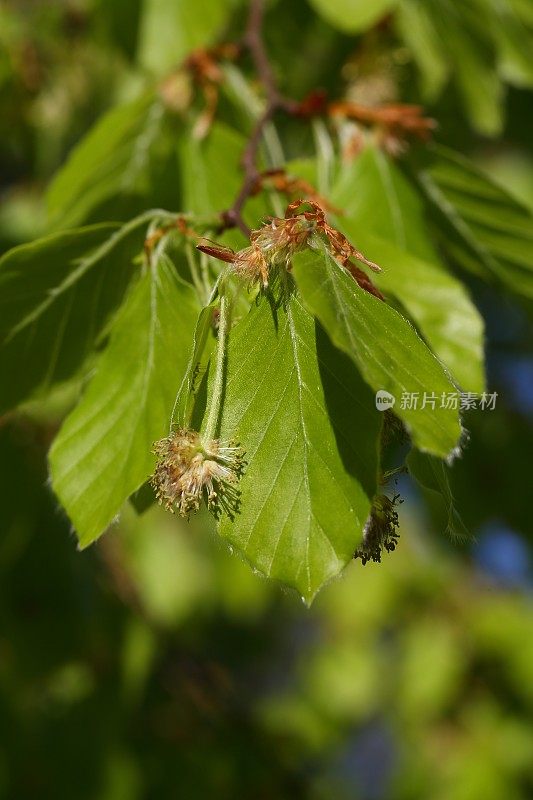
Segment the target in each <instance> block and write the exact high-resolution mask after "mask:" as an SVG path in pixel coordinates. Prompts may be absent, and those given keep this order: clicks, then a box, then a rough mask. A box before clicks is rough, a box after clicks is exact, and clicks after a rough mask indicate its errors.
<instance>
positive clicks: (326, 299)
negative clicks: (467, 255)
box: [293, 246, 461, 457]
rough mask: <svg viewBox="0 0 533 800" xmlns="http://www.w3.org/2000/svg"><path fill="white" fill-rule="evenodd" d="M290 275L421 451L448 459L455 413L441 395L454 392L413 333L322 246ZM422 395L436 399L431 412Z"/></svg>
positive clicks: (455, 438) (301, 257) (455, 433)
mask: <svg viewBox="0 0 533 800" xmlns="http://www.w3.org/2000/svg"><path fill="white" fill-rule="evenodd" d="M293 270H294V275H295V277H296V282H297V284H298V288H299V289H300V291H301V293H302V297H303V300H304V302H305V304H306V305H307V306H308V308H309V310H310V311H312V312H313V313H314V314H315V315H316V316H317V317H318V319H319V320H320V322H321V323H322V325H323V326H324V327H325V329H326V331H327V332H328V334H329V335H330V337H331V339H332V341H333V343H334V344H335V345H337V347H340V348H341V349H342V350H344V352H346V353H347V354H348V355H349V356H350V357H351V358H352V359H353V361H354V362H355V364H356V365H357V367H358V369H359V370H360V372H361V374H362V376H363V378H364V379H365V380H366V382H367V383H368V384H369V385H370V386H371V387H372V388H373V389H374V390H375V391H378V390H384V391H386V392H389V393H390V394H392V395H393V396H394V398H395V400H396V402H395V405H394V413H395V414H397V416H398V417H400V419H402V420H403V421H404V422H405V424H406V426H407V428H408V430H409V432H410V434H411V437H412V439H413V441H414V443H415V444H416V446H417V447H418V448H419V449H421V450H425V451H428V452H430V453H433V454H434V455H438V456H441V457H447V456H450V455H452V454H453V453H454V450H455V448H456V447H457V445H458V442H459V439H460V435H461V426H460V422H459V415H458V412H457V411H454V410H453V409H448V408H441V407H440V398H441V395H442V394H446V393H451V392H454V391H455V387H454V385H453V383H452V382H451V380H450V379H449V377H448V376H447V374H446V373H445V371H444V369H443V367H442V366H441V364H440V363H439V362H438V361H437V359H436V358H435V356H434V355H433V354H432V353H431V351H430V350H429V349H428V348H427V346H426V345H425V344H424V342H423V341H422V340H421V339H420V337H419V336H418V334H417V333H416V331H415V330H414V328H413V327H412V326H411V325H410V324H409V323H408V322H407V320H405V319H404V318H403V317H402V316H401V315H400V314H399V313H398V312H397V311H395V310H394V309H392V308H390V306H388V305H387V304H386V303H383V302H382V301H380V300H378V299H377V298H376V297H374V296H373V295H371V294H369V293H368V292H366V291H364V290H363V289H361V288H360V287H359V286H358V285H357V284H356V282H355V281H354V280H353V278H352V277H351V276H350V275H349V274H348V273H347V272H346V271H345V270H344V269H343V268H342V267H341V266H340V265H339V264H338V263H337V261H335V260H334V259H333V258H332V256H331V255H330V254H329V252H328V251H327V249H326V248H325V246H321V247H320V249H319V250H318V249H317V250H306V251H304V252H303V253H300V254H298V255H297V256H296V257H295V259H294V264H293ZM404 393H408V394H409V395H411V393H417V396H418V407H417V408H416V409H415V408H409V407H408V406H406V407H402V406H403V405H404V403H403V402H402V396H403V394H404ZM424 393H427V394H428V396H429V395H433V394H434V395H435V398H436V402H435V408H432V406H431V405H428V403H427V402H426V405H425V407H422V405H423V399H424Z"/></svg>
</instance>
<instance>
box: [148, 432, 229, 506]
mask: <svg viewBox="0 0 533 800" xmlns="http://www.w3.org/2000/svg"><path fill="white" fill-rule="evenodd" d="M153 452H154V453H155V454H156V455H157V456H158V461H157V466H156V469H155V472H154V474H153V475H152V478H151V483H152V486H153V487H154V489H155V493H156V496H157V499H158V500H159V502H160V503H162V504H163V505H164V506H165V508H166V509H167V510H168V511H171V512H174V510H177V511H178V513H179V514H181V516H183V517H188V516H189V514H190V513H191V512H194V511H198V509H199V507H200V503H201V501H202V499H205V501H206V503H207V507H208V508H209V510H210V511H212V512H214V514H215V516H218V515H219V514H220V512H221V511H222V510H224V511H226V512H228V513H229V514H232V513H234V512H235V510H236V506H237V505H238V492H237V490H236V487H235V484H236V483H237V481H238V479H239V476H240V474H241V472H242V468H243V464H244V462H243V453H242V450H241V448H240V447H239V446H238V445H236V444H233V443H231V442H228V443H223V442H220V441H219V440H217V439H211V440H204V439H203V438H202V436H201V434H199V433H198V432H197V431H193V430H189V429H187V428H179V429H178V430H175V431H173V432H172V433H171V434H170V435H169V436H167V437H165V438H164V439H160V440H159V441H158V442H155V443H154V446H153Z"/></svg>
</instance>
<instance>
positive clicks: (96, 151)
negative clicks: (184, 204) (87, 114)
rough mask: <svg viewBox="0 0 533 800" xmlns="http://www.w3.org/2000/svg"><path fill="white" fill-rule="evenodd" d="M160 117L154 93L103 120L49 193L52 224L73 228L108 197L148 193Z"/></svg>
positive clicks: (161, 106)
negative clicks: (152, 155)
mask: <svg viewBox="0 0 533 800" xmlns="http://www.w3.org/2000/svg"><path fill="white" fill-rule="evenodd" d="M162 117H163V105H162V103H161V101H160V100H159V99H157V98H156V97H154V95H153V94H151V93H146V94H144V95H143V96H142V97H140V98H139V99H137V100H135V101H133V102H131V103H127V104H125V105H121V106H118V107H117V108H113V109H112V110H111V111H109V112H108V113H107V114H105V115H104V116H103V117H102V118H101V119H100V120H99V121H98V122H97V123H96V125H95V126H94V127H93V128H92V129H91V130H90V131H89V133H88V134H87V135H86V136H85V137H84V138H83V139H82V140H81V142H80V143H79V144H78V145H77V146H76V147H75V148H74V150H73V151H72V152H71V154H70V156H69V158H68V160H67V162H66V164H65V165H64V166H63V167H62V169H60V171H59V172H58V173H57V175H56V176H55V178H54V180H53V181H52V183H51V185H50V188H49V189H48V193H47V203H48V210H49V213H50V217H51V219H52V220H53V221H54V222H57V223H60V224H61V226H62V227H73V226H75V225H78V224H80V222H83V221H84V220H85V219H86V218H87V216H88V214H89V213H90V212H91V211H92V210H93V209H94V208H95V207H96V206H98V205H99V204H100V203H103V202H104V201H106V200H108V199H109V198H110V197H112V196H114V195H116V194H123V195H124V194H135V193H137V192H139V191H142V190H143V189H144V188H146V182H147V180H148V166H149V159H150V148H151V146H152V144H153V143H154V141H155V139H156V138H157V136H158V134H159V131H160V127H161V121H162Z"/></svg>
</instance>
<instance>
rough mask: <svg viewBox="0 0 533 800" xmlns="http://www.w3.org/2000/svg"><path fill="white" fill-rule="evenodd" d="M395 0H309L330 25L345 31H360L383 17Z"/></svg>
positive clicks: (392, 6) (394, 3)
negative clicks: (369, 0)
mask: <svg viewBox="0 0 533 800" xmlns="http://www.w3.org/2000/svg"><path fill="white" fill-rule="evenodd" d="M396 2H397V0H372V2H371V3H369V2H368V0H310V3H311V5H312V6H313V8H314V9H315V11H316V12H317V13H319V14H320V15H321V16H323V17H324V19H326V20H327V21H328V22H329V23H330V25H333V26H334V27H335V28H339V30H341V31H344V32H346V33H361V32H363V31H366V30H368V28H371V27H372V25H374V24H375V23H376V22H379V20H380V19H381V18H382V17H384V16H385V15H386V14H387V13H388V12H389V11H390V10H391V9H392V8H394V6H395V5H396Z"/></svg>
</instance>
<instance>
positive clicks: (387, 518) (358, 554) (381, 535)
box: [353, 494, 403, 566]
mask: <svg viewBox="0 0 533 800" xmlns="http://www.w3.org/2000/svg"><path fill="white" fill-rule="evenodd" d="M400 503H403V500H401V499H400V495H399V494H395V495H394V497H393V498H392V500H391V499H390V498H389V497H387V496H386V495H384V494H378V495H377V497H375V498H374V502H373V503H372V511H371V512H370V517H369V518H368V522H367V523H366V525H365V530H364V533H363V541H362V542H361V545H360V547H358V549H357V550H356V551H355V553H354V556H353V557H354V558H356V559H357V558H360V559H361V561H362V562H363V566H364V565H365V564H366V563H367V561H375V562H376V563H377V564H379V563H380V562H381V554H382V552H383V550H386V551H387V552H388V553H392V552H393V551H394V550H396V546H397V544H398V539H399V533H398V530H397V529H398V523H399V520H398V512H397V511H396V506H397V505H399V504H400Z"/></svg>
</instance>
